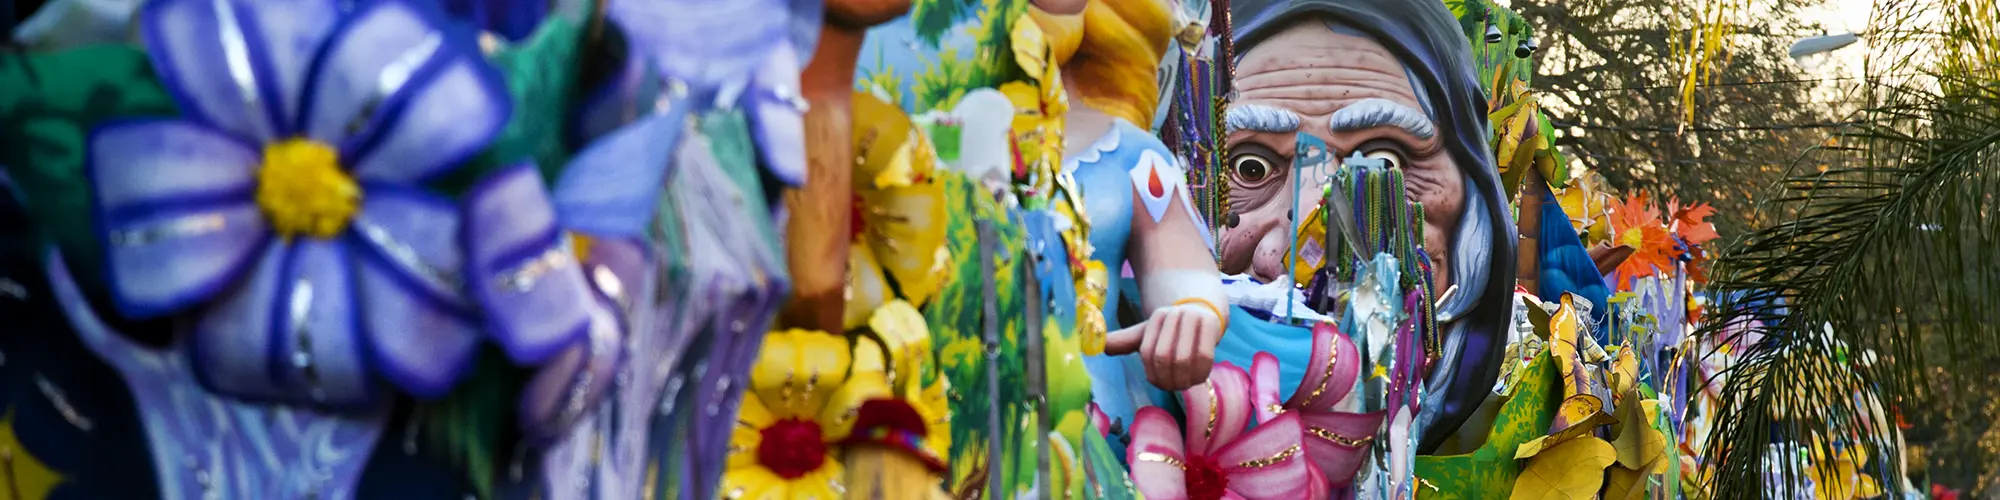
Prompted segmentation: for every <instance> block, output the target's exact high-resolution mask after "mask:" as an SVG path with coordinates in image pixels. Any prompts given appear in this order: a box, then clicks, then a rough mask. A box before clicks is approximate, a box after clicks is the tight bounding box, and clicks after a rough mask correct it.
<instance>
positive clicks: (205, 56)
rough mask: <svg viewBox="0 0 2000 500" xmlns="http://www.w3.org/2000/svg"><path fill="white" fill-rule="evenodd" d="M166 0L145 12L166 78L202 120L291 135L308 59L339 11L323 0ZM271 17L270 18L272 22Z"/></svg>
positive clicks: (144, 23)
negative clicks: (294, 98) (294, 94)
mask: <svg viewBox="0 0 2000 500" xmlns="http://www.w3.org/2000/svg"><path fill="white" fill-rule="evenodd" d="M275 3H279V2H261V1H260V2H255V3H254V4H253V3H252V2H237V1H223V0H162V1H156V2H150V3H149V4H148V5H147V6H146V7H145V10H144V11H143V12H142V13H141V14H140V16H141V17H140V21H139V22H140V31H141V36H142V37H144V39H145V45H146V47H147V48H148V50H147V51H146V52H147V55H149V56H151V58H152V61H153V71H154V73H157V74H158V75H159V77H160V84H161V86H162V87H165V88H166V90H167V92H168V94H169V95H172V96H173V97H174V101H175V102H176V103H177V104H179V105H180V108H181V109H182V111H183V112H185V113H187V115H188V116H190V117H192V118H193V119H194V120H195V121H198V122H201V123H204V124H208V125H212V126H214V127H216V128H218V129H221V130H223V131H225V132H228V133H230V134H233V135H235V136H237V137H240V138H242V139H246V140H252V141H256V142H266V141H270V140H272V139H275V138H278V137H283V136H285V135H288V132H289V127H288V126H287V125H289V124H290V120H289V119H288V118H287V115H288V113H289V112H290V111H291V109H290V106H287V105H286V103H287V102H288V101H289V98H288V97H289V96H290V94H289V93H287V92H286V89H288V88H289V89H296V88H298V87H297V86H296V85H293V84H294V83H296V79H297V78H298V76H297V75H300V74H301V73H303V70H304V66H303V64H301V63H302V62H303V61H304V59H305V57H306V56H308V55H309V54H311V53H312V51H313V50H314V49H316V48H317V47H318V46H319V42H320V41H321V40H322V39H324V37H325V34H326V32H327V30H328V28H329V27H330V26H332V24H333V22H334V20H335V19H338V16H337V15H336V14H335V11H334V3H333V2H330V1H324V0H312V1H293V2H282V4H283V5H273V4H275ZM266 23H268V24H266Z"/></svg>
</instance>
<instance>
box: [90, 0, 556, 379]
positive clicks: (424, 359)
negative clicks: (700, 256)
mask: <svg viewBox="0 0 2000 500" xmlns="http://www.w3.org/2000/svg"><path fill="white" fill-rule="evenodd" d="M338 3H345V2H336V1H334V0H256V1H249V0H157V1H155V2H152V3H151V4H149V5H147V6H146V8H145V11H144V12H143V13H142V14H141V19H140V27H141V30H142V34H143V36H144V39H145V41H146V45H147V49H148V53H149V55H150V57H151V58H152V63H153V67H154V70H155V71H156V72H157V73H158V74H159V77H160V81H161V83H162V84H163V85H164V87H165V88H166V89H167V91H168V92H169V93H170V94H171V95H172V97H173V98H174V100H175V102H176V103H177V104H178V105H179V107H180V109H181V110H182V111H183V114H184V115H185V116H184V117H182V118H179V119H151V120H139V121H127V122H119V123H114V124H109V125H105V126H102V127H99V128H98V129H97V130H95V131H94V132H93V134H92V136H91V137H90V141H89V159H88V166H87V169H88V171H89V177H90V182H91V184H92V186H93V187H94V188H95V195H96V196H95V199H94V203H95V207H94V208H95V209H96V210H97V214H96V215H97V220H98V221H99V230H100V232H101V235H102V236H103V238H104V242H105V252H106V254H107V258H108V260H109V267H108V269H109V275H110V278H111V290H112V295H113V298H114V300H115V303H116V305H117V306H118V309H119V311H120V312H121V313H123V314H124V315H126V316H131V317H153V316H161V315H165V314H169V313H176V312H182V311H188V310H190V309H191V308H194V309H193V310H192V313H193V314H191V316H190V317H189V319H190V321H189V323H187V325H188V326H189V328H190V330H191V331H190V333H189V334H190V338H189V342H188V344H189V345H188V349H189V354H190V356H192V359H191V360H190V361H191V364H192V365H193V366H194V368H195V370H196V373H197V374H198V375H199V376H200V378H202V379H203V380H204V382H205V383H206V384H207V385H208V386H209V387H210V388H211V389H213V390H216V391H218V392H223V393H225V394H229V395H234V396H238V397H246V398H252V399H262V400H276V401H290V402H312V403H317V404H324V405H333V406H353V405H361V404H365V403H368V402H370V401H375V400H376V398H375V394H374V393H375V392H376V390H375V388H376V384H375V383H374V380H373V375H375V374H379V375H381V376H383V377H385V378H387V379H388V380H389V381H391V382H393V383H394V384H395V385H396V386H397V387H400V388H402V389H404V390H406V391H408V392H410V393H413V394H416V395H419V396H437V395H441V394H443V393H444V392H445V391H446V390H447V389H449V388H450V387H451V386H452V385H453V384H454V383H455V382H456V381H457V379H458V378H459V377H460V376H461V375H463V373H464V372H465V370H466V368H467V366H468V364H469V361H470V359H471V357H472V353H473V348H474V346H475V345H476V344H477V342H478V341H479V336H478V331H479V330H478V326H479V325H477V324H475V321H474V320H473V317H472V315H471V314H470V312H469V311H470V310H471V309H470V308H469V307H468V304H467V301H466V300H465V299H464V298H463V296H462V285H461V283H460V278H459V276H460V269H461V267H462V266H463V265H464V263H463V262H462V261H463V260H464V256H463V252H462V251H461V250H460V248H461V243H460V233H461V231H460V211H459V207H458V206H457V205H456V204H454V203H452V202H450V201H449V200H445V199H442V198H440V197H437V196H435V195H432V194H429V193H428V192H426V191H424V190H422V189H421V188H419V187H418V184H419V183H421V182H423V181H425V180H428V179H431V178H434V177H437V176H438V175H440V174H443V173H446V172H448V171H451V170H452V169H453V168H454V167H456V166H457V165H458V164H459V163H460V162H462V161H464V160H465V159H467V158H468V157H471V156H472V155H473V154H475V153H476V152H478V151H479V150H481V149H482V148H484V147H485V146H486V145H487V143H488V142H489V141H491V140H492V139H493V137H494V136H495V135H496V134H497V133H498V132H499V130H500V128H501V127H502V125H503V124H505V123H506V121H507V119H508V116H509V113H510V105H509V101H508V99H507V96H506V93H505V89H504V87H503V86H502V84H501V81H500V76H499V75H498V73H497V72H496V71H495V70H493V69H492V68H491V67H489V66H487V65H486V64H485V62H484V61H483V60H482V59H481V58H480V56H479V52H478V51H477V50H476V49H475V48H474V47H473V45H472V42H471V41H470V40H466V39H462V38H460V37H455V36H450V35H448V34H447V32H446V31H445V30H442V29H440V27H441V26H442V23H440V22H439V21H438V20H437V18H436V17H435V16H433V15H432V14H431V13H429V12H428V11H424V10H421V9H419V8H418V7H415V6H413V5H412V4H410V3H409V2H406V1H404V0H377V1H371V2H360V6H359V7H354V8H353V10H351V11H349V10H345V9H344V8H343V7H340V6H339V5H337V4H338ZM545 326H547V325H544V324H530V325H499V328H495V329H494V330H496V331H497V332H499V334H498V335H496V340H497V341H498V342H499V343H500V345H501V346H502V347H503V348H505V350H506V351H507V353H508V354H509V355H511V357H513V358H514V359H515V360H516V361H518V362H522V363H534V362H539V361H542V360H544V359H546V358H547V357H549V356H550V355H552V354H554V353H555V352H556V351H557V350H559V348H561V347H563V346H566V345H567V344H568V342H569V341H572V340H575V339H576V338H577V336H580V335H581V334H582V333H583V332H582V331H581V330H577V331H573V332H571V331H563V332H548V331H544V330H545V329H541V327H545Z"/></svg>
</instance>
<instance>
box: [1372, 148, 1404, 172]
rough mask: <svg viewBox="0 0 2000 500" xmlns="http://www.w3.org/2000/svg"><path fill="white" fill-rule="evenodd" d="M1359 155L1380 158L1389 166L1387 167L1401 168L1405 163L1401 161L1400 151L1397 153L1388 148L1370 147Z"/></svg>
mask: <svg viewBox="0 0 2000 500" xmlns="http://www.w3.org/2000/svg"><path fill="white" fill-rule="evenodd" d="M1361 156H1362V157H1364V158H1374V159H1378V160H1382V161H1383V162H1384V163H1386V164H1387V165H1388V166H1389V168H1403V165H1404V164H1405V163H1406V162H1404V161H1403V154H1402V153H1398V152H1396V150H1394V149H1389V148H1379V149H1371V150H1368V152H1367V153H1363V154H1362V155H1361Z"/></svg>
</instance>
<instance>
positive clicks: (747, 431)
mask: <svg viewBox="0 0 2000 500" xmlns="http://www.w3.org/2000/svg"><path fill="white" fill-rule="evenodd" d="M776 421H777V419H775V418H772V417H771V412H770V410H765V409H764V403H762V402H759V401H757V398H743V406H742V407H741V408H740V409H738V410H737V412H736V427H734V428H732V429H731V430H730V431H729V458H728V467H729V469H730V470H735V469H737V468H741V467H755V466H758V465H757V445H758V443H762V442H763V441H764V428H765V427H768V426H770V425H771V423H772V422H776Z"/></svg>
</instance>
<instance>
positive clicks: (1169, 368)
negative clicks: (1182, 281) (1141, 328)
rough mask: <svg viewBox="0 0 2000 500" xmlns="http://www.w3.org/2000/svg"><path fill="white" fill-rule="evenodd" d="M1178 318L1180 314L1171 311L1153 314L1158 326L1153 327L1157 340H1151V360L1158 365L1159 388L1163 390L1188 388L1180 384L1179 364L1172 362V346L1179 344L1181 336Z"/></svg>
mask: <svg viewBox="0 0 2000 500" xmlns="http://www.w3.org/2000/svg"><path fill="white" fill-rule="evenodd" d="M1178 320H1180V316H1178V314H1172V312H1168V314H1158V316H1154V324H1158V326H1154V328H1158V330H1156V332H1154V336H1158V340H1154V342H1152V362H1154V364H1156V366H1160V382H1162V384H1160V388H1164V390H1182V388H1188V386H1182V384H1180V380H1182V376H1180V364H1174V346H1176V344H1180V336H1182V332H1180V324H1178Z"/></svg>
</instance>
